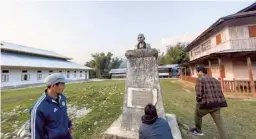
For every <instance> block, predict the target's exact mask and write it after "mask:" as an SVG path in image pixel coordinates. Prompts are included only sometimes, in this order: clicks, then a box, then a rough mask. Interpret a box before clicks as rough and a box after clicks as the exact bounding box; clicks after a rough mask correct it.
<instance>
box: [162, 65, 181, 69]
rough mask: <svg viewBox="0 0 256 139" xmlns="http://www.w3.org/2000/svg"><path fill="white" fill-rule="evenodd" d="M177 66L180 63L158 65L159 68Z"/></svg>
mask: <svg viewBox="0 0 256 139" xmlns="http://www.w3.org/2000/svg"><path fill="white" fill-rule="evenodd" d="M176 67H178V64H167V65H160V66H158V69H165V68H176Z"/></svg>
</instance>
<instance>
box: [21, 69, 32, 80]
mask: <svg viewBox="0 0 256 139" xmlns="http://www.w3.org/2000/svg"><path fill="white" fill-rule="evenodd" d="M27 72H28V71H26V70H22V74H21V81H28V80H29V77H30V75H29V74H27Z"/></svg>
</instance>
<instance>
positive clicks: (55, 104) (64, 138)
mask: <svg viewBox="0 0 256 139" xmlns="http://www.w3.org/2000/svg"><path fill="white" fill-rule="evenodd" d="M67 82H68V80H67V79H65V77H64V76H63V75H62V74H60V73H54V74H51V75H49V76H48V77H47V78H46V79H45V83H46V85H47V87H48V88H47V89H46V90H45V91H44V92H43V94H42V96H41V97H40V98H39V99H38V100H37V101H36V102H35V103H34V105H33V106H32V109H31V111H30V117H31V119H30V130H31V139H72V137H71V129H72V124H71V121H70V120H69V118H68V114H67V103H66V97H65V96H64V95H63V94H62V92H63V90H64V88H65V83H67Z"/></svg>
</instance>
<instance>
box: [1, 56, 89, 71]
mask: <svg viewBox="0 0 256 139" xmlns="http://www.w3.org/2000/svg"><path fill="white" fill-rule="evenodd" d="M1 66H10V67H31V68H51V69H55V68H57V69H87V70H89V69H92V68H89V67H86V66H83V65H79V64H76V63H74V62H71V61H67V60H64V59H57V58H49V57H42V56H33V55H25V54H16V53H11V52H1Z"/></svg>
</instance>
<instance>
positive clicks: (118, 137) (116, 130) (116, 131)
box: [102, 114, 182, 139]
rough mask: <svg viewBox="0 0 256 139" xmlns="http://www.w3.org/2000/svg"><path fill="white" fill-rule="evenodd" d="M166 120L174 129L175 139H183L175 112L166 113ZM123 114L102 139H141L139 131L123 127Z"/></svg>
mask: <svg viewBox="0 0 256 139" xmlns="http://www.w3.org/2000/svg"><path fill="white" fill-rule="evenodd" d="M165 118H166V120H167V121H168V123H169V126H170V128H171V130H172V135H173V138H174V139H182V137H181V132H180V129H179V126H178V123H177V121H176V116H175V115H174V114H166V115H165ZM121 122H122V116H119V118H118V119H117V120H116V121H114V123H113V124H112V125H111V126H110V127H109V128H108V129H107V130H106V131H105V132H104V134H103V137H102V139H139V133H138V132H137V131H132V130H126V129H123V128H122V127H121Z"/></svg>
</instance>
